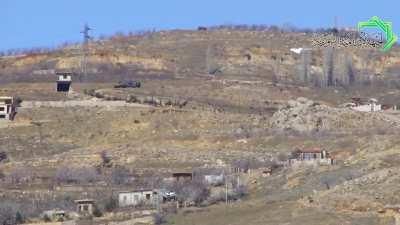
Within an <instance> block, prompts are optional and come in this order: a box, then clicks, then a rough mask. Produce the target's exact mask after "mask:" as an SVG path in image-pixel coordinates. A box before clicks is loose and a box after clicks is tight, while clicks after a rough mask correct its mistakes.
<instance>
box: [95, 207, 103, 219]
mask: <svg viewBox="0 0 400 225" xmlns="http://www.w3.org/2000/svg"><path fill="white" fill-rule="evenodd" d="M93 216H94V217H102V216H103V213H102V212H101V210H100V209H99V207H97V206H94V209H93Z"/></svg>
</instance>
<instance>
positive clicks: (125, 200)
mask: <svg viewBox="0 0 400 225" xmlns="http://www.w3.org/2000/svg"><path fill="white" fill-rule="evenodd" d="M156 200H157V192H156V191H153V190H151V189H142V190H135V191H123V192H119V193H118V205H119V206H120V207H127V206H139V205H151V204H153V203H154V202H155V201H156Z"/></svg>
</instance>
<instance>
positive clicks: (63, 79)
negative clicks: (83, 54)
mask: <svg viewBox="0 0 400 225" xmlns="http://www.w3.org/2000/svg"><path fill="white" fill-rule="evenodd" d="M56 74H57V75H58V80H57V92H68V91H69V89H70V87H71V83H72V73H71V72H57V73H56Z"/></svg>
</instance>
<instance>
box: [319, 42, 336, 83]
mask: <svg viewBox="0 0 400 225" xmlns="http://www.w3.org/2000/svg"><path fill="white" fill-rule="evenodd" d="M333 56H334V51H333V49H332V48H327V49H325V50H324V75H323V79H322V83H321V86H322V87H326V86H332V85H335V84H334V76H333V67H334V61H333Z"/></svg>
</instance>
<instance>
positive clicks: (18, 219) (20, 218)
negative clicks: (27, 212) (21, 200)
mask: <svg viewBox="0 0 400 225" xmlns="http://www.w3.org/2000/svg"><path fill="white" fill-rule="evenodd" d="M15 222H16V223H17V224H21V223H24V222H25V219H24V217H23V216H22V214H21V213H20V212H19V211H18V212H17V213H16V214H15Z"/></svg>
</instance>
